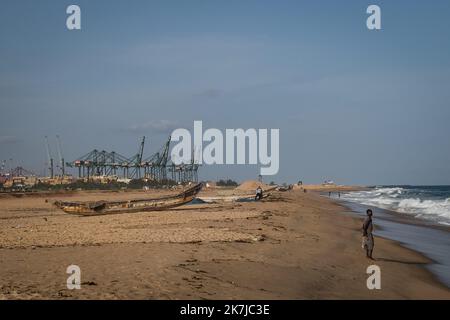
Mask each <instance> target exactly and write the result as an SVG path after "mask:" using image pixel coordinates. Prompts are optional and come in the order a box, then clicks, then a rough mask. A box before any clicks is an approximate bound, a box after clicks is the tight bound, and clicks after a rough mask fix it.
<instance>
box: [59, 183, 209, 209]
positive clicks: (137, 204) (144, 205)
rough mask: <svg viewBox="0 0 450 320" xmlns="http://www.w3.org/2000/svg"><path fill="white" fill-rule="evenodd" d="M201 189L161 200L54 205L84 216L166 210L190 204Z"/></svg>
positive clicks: (61, 202)
mask: <svg viewBox="0 0 450 320" xmlns="http://www.w3.org/2000/svg"><path fill="white" fill-rule="evenodd" d="M201 189H202V184H200V183H199V184H196V185H195V186H193V187H190V188H188V189H186V190H184V191H183V192H181V193H179V194H177V195H173V196H165V197H161V198H154V199H136V200H128V201H96V202H64V201H55V202H54V205H55V206H56V207H58V208H60V209H61V210H63V211H64V212H66V213H71V214H77V215H84V216H96V215H105V214H118V213H131V212H143V211H157V210H167V209H171V208H175V207H178V206H181V205H184V204H186V203H189V202H191V201H192V200H193V199H194V198H195V196H196V195H197V194H198V193H199V192H200V190H201Z"/></svg>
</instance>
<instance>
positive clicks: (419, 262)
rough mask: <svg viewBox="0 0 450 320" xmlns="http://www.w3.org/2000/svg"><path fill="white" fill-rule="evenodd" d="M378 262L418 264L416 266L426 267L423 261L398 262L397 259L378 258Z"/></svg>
mask: <svg viewBox="0 0 450 320" xmlns="http://www.w3.org/2000/svg"><path fill="white" fill-rule="evenodd" d="M375 260H376V261H384V262H392V263H401V264H416V265H426V264H427V263H426V262H422V261H402V260H396V259H389V258H376V259H375Z"/></svg>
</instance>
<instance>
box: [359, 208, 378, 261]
mask: <svg viewBox="0 0 450 320" xmlns="http://www.w3.org/2000/svg"><path fill="white" fill-rule="evenodd" d="M366 214H367V217H366V219H365V220H364V223H363V227H362V233H363V240H362V247H363V248H364V249H365V250H366V257H367V258H369V259H372V260H374V259H373V257H372V251H373V247H374V244H375V243H374V240H373V234H372V231H373V222H372V210H371V209H367V211H366Z"/></svg>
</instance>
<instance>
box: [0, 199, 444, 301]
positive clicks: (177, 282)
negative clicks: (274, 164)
mask: <svg viewBox="0 0 450 320" xmlns="http://www.w3.org/2000/svg"><path fill="white" fill-rule="evenodd" d="M202 192H203V191H202ZM151 193H153V192H151ZM156 193H157V194H162V193H164V192H159V191H158V192H156ZM204 194H205V195H206V196H214V195H215V194H216V192H215V191H211V190H208V191H205V192H204ZM124 196H125V197H127V198H136V197H141V196H142V192H136V193H133V192H128V193H112V192H110V193H104V192H103V193H95V192H90V193H78V194H75V195H72V196H71V197H70V198H71V199H72V198H73V200H84V199H89V200H92V199H99V198H101V199H123V198H124ZM345 211H348V210H347V209H346V208H344V207H342V206H340V205H338V204H337V203H335V202H333V201H332V200H330V199H327V198H324V197H321V196H319V195H318V194H315V193H312V192H308V193H303V192H302V191H289V192H274V193H272V196H271V197H269V198H268V199H267V200H264V201H262V202H256V203H255V202H243V203H234V204H220V205H217V204H202V205H186V206H183V207H179V208H177V209H174V210H171V211H164V212H145V213H132V214H119V215H107V216H98V217H79V216H74V215H68V214H65V213H63V212H61V211H59V210H58V209H56V208H54V207H52V206H51V204H50V202H45V198H43V197H23V198H11V197H2V198H1V199H0V299H395V298H398V299H411V298H416V299H417V298H418V299H436V298H437V299H450V291H449V289H447V288H446V287H445V286H444V285H442V284H441V283H440V282H438V281H437V280H436V279H435V278H434V276H433V275H432V274H431V273H430V272H429V271H427V270H426V269H425V268H424V266H425V265H426V264H427V263H429V262H430V261H429V260H428V259H427V258H425V257H424V256H422V255H420V254H418V253H417V252H415V251H412V250H409V249H406V248H403V247H401V246H399V245H398V244H397V243H395V242H393V241H390V240H385V239H382V238H378V237H377V238H376V246H375V252H374V256H375V258H376V261H374V262H373V261H369V260H367V259H366V258H365V257H364V252H363V250H362V249H361V239H360V226H361V218H359V217H355V216H350V215H346V214H344V213H343V212H345ZM71 264H75V265H78V266H79V267H80V268H81V282H82V285H81V289H80V290H69V289H67V287H66V279H67V277H68V274H66V268H67V267H68V266H69V265H71ZM371 264H377V265H378V266H380V268H381V279H382V280H381V282H382V284H381V286H382V288H381V290H368V289H367V287H366V280H367V277H368V275H367V274H366V268H367V267H368V266H369V265H371Z"/></svg>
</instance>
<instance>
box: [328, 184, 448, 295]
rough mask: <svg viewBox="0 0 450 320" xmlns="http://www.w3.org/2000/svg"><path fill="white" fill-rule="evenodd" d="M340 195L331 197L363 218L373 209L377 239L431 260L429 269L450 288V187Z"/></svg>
mask: <svg viewBox="0 0 450 320" xmlns="http://www.w3.org/2000/svg"><path fill="white" fill-rule="evenodd" d="M324 195H325V194H324ZM338 195H339V194H336V193H333V194H332V197H333V198H336V199H337V200H340V201H341V202H342V203H343V204H345V205H346V206H347V207H348V208H349V209H350V210H351V212H352V213H354V214H357V215H359V216H361V217H365V216H366V214H365V212H366V209H368V208H371V209H373V210H374V225H375V235H377V236H381V237H384V238H387V239H392V240H395V241H398V242H399V243H401V244H402V245H403V246H404V247H407V248H410V249H412V250H415V251H418V252H420V253H422V254H423V255H425V256H427V257H428V258H430V259H431V260H432V263H431V264H429V265H427V266H426V268H427V269H429V270H430V271H431V272H432V273H433V274H435V275H436V276H437V278H438V279H439V280H441V282H442V283H444V284H445V285H446V286H447V287H448V288H450V232H448V226H450V186H377V187H373V188H369V189H368V190H365V191H355V192H345V193H341V194H340V197H339V196H338ZM377 208H378V209H377ZM395 213H399V214H400V216H403V217H406V218H408V217H410V218H417V219H419V220H416V221H420V220H421V221H423V222H425V223H419V224H416V223H410V222H412V220H414V219H412V220H411V219H406V220H405V219H399V215H393V214H395ZM405 221H406V223H405ZM408 221H409V222H408ZM433 225H435V226H441V228H433V227H432V226H433ZM375 258H377V256H376V247H375ZM398 262H399V263H410V261H409V262H408V261H404V262H401V261H398Z"/></svg>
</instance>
